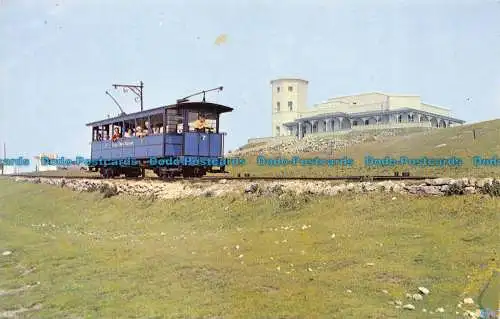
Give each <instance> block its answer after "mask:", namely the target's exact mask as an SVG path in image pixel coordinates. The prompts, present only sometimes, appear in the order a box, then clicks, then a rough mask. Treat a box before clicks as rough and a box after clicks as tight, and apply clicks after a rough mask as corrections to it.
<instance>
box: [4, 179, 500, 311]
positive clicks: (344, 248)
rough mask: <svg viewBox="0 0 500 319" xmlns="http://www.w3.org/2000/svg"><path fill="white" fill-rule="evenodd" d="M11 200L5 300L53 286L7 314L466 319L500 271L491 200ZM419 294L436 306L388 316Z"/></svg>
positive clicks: (41, 189)
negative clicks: (432, 318)
mask: <svg viewBox="0 0 500 319" xmlns="http://www.w3.org/2000/svg"><path fill="white" fill-rule="evenodd" d="M0 190H1V192H0V251H4V250H11V251H12V252H13V253H12V255H10V256H1V255H0V290H8V289H15V288H18V287H21V286H23V285H26V284H29V283H32V282H35V281H39V282H40V283H41V284H40V285H39V286H37V287H33V288H31V289H29V290H27V291H25V292H23V293H18V294H14V295H10V296H0V313H1V311H5V310H9V309H16V308H20V307H29V306H30V305H32V304H35V303H41V304H43V308H42V309H41V310H40V311H39V312H33V313H28V315H27V317H29V316H31V317H32V318H69V317H71V316H72V315H75V316H80V317H85V318H209V317H210V316H213V317H215V316H220V317H222V318H421V317H423V312H422V308H426V309H427V310H434V309H436V308H437V307H444V308H445V310H446V314H447V318H448V316H449V317H450V318H451V317H453V318H454V317H455V311H456V310H459V309H456V305H457V303H458V302H459V301H461V300H462V299H463V298H464V297H469V296H470V297H473V298H474V299H475V300H477V297H478V295H479V293H480V292H481V289H482V288H483V287H484V286H485V284H486V282H487V281H488V280H489V278H490V276H491V272H492V270H493V269H494V268H495V267H498V260H494V258H497V257H496V254H495V253H496V247H497V246H496V244H497V243H498V239H499V238H498V234H499V227H498V226H499V223H498V219H499V212H500V207H499V201H498V199H494V198H491V197H481V196H464V197H444V198H410V197H405V196H402V195H397V200H391V197H392V196H394V195H392V194H391V195H386V194H369V195H367V194H364V195H344V196H337V197H331V198H327V197H314V198H313V197H311V198H309V197H304V196H288V197H284V198H282V199H279V198H255V197H243V196H239V195H234V196H229V197H225V198H196V199H184V200H177V201H158V202H153V201H140V200H138V199H134V198H129V197H124V196H117V197H112V198H109V199H102V197H101V194H99V193H76V192H72V191H70V190H67V189H61V188H57V187H51V186H47V185H43V184H38V185H34V184H21V183H13V182H10V181H6V180H0ZM40 224H46V226H45V227H43V226H38V225H40ZM52 225H54V226H52ZM303 225H311V227H310V228H308V229H305V230H303V229H302V226H303ZM281 227H293V228H294V230H293V231H291V230H290V229H288V230H282V229H281ZM274 228H277V231H274V230H273V231H271V230H270V229H274ZM332 233H335V235H336V236H335V238H333V239H332V238H331V235H332ZM236 245H239V249H236ZM240 255H243V256H242V257H241V258H239V256H240ZM242 262H243V263H242ZM366 263H374V265H373V266H367V265H366ZM292 264H293V266H292ZM32 267H36V270H35V271H33V272H31V273H29V274H26V275H24V276H22V275H21V273H22V272H23V271H24V269H29V268H32ZM277 267H280V270H279V271H278V270H277ZM308 268H311V270H312V271H308ZM468 276H470V278H468ZM419 286H425V287H427V288H429V289H430V291H431V293H430V295H429V296H426V297H425V298H424V301H420V302H412V303H413V304H414V305H415V306H416V307H417V309H416V310H415V311H406V310H399V309H395V307H394V306H392V305H389V304H388V302H389V301H391V300H396V299H399V300H402V301H403V302H405V303H406V300H405V297H404V296H405V293H406V292H410V293H415V292H416V289H417V287H419ZM347 289H350V290H352V293H347V292H346V290H347ZM384 289H386V290H388V291H389V295H386V294H384V293H382V292H381V291H382V290H384ZM464 292H466V294H465V295H464V294H463V293H464Z"/></svg>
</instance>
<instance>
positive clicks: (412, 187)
mask: <svg viewBox="0 0 500 319" xmlns="http://www.w3.org/2000/svg"><path fill="white" fill-rule="evenodd" d="M11 179H13V180H15V181H17V182H29V183H42V184H49V185H54V186H59V187H67V188H69V189H72V190H74V191H80V192H92V191H101V192H103V189H105V190H106V189H107V190H111V191H112V194H111V195H112V196H114V195H118V194H124V195H132V196H138V197H147V198H155V199H169V198H185V197H194V196H224V195H229V194H235V193H236V194H238V193H239V194H245V193H247V194H248V193H252V194H259V195H263V196H265V195H273V194H281V193H284V192H293V193H297V194H304V193H305V194H315V195H327V196H334V195H337V194H342V193H368V192H383V193H395V194H410V195H431V196H444V195H454V194H463V195H466V194H475V193H484V192H485V190H486V189H488V186H491V185H496V187H498V188H499V189H500V183H499V182H498V180H495V179H493V178H482V179H476V178H461V179H451V178H438V179H431V180H425V181H417V182H415V181H395V182H393V181H382V182H360V183H342V184H335V183H332V182H329V181H317V182H316V181H293V180H291V181H280V182H271V181H262V182H258V183H255V182H248V181H239V180H220V181H215V182H214V181H199V182H189V181H175V182H170V183H165V182H161V181H156V180H154V181H153V180H151V181H129V180H105V181H104V180H92V179H64V178H60V179H49V178H38V177H37V178H27V177H12V178H11ZM107 197H109V196H107Z"/></svg>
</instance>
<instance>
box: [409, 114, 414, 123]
mask: <svg viewBox="0 0 500 319" xmlns="http://www.w3.org/2000/svg"><path fill="white" fill-rule="evenodd" d="M413 121H414V118H413V114H411V115H410V114H408V122H413Z"/></svg>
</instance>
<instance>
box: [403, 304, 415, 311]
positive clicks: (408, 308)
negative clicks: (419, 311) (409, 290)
mask: <svg viewBox="0 0 500 319" xmlns="http://www.w3.org/2000/svg"><path fill="white" fill-rule="evenodd" d="M403 309H406V310H415V306H414V305H412V304H406V305H404V306H403Z"/></svg>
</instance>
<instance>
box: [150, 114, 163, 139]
mask: <svg viewBox="0 0 500 319" xmlns="http://www.w3.org/2000/svg"><path fill="white" fill-rule="evenodd" d="M151 130H152V134H155V135H156V134H161V133H162V132H163V114H156V115H152V116H151Z"/></svg>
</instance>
